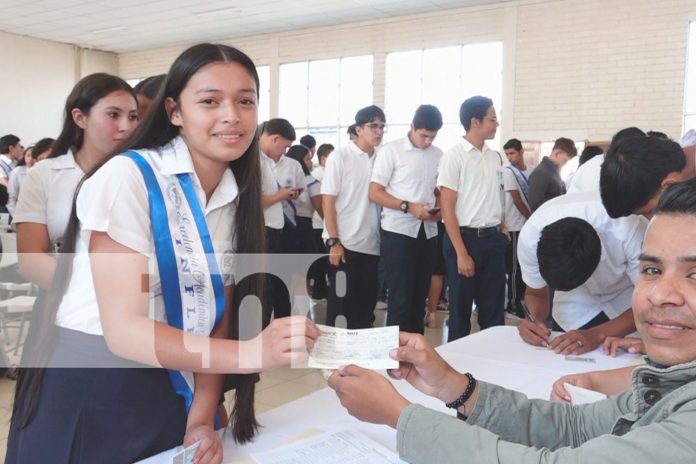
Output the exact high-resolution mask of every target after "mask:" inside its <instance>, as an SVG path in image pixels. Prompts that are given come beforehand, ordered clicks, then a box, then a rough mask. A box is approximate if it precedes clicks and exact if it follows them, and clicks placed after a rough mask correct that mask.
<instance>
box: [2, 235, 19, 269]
mask: <svg viewBox="0 0 696 464" xmlns="http://www.w3.org/2000/svg"><path fill="white" fill-rule="evenodd" d="M0 243H1V244H2V256H0V269H3V268H6V267H9V266H12V265H14V264H17V234H11V233H0Z"/></svg>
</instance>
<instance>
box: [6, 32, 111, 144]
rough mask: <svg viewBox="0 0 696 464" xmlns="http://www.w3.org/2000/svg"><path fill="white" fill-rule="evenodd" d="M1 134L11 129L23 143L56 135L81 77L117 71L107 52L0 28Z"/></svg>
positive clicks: (9, 131)
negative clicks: (66, 106)
mask: <svg viewBox="0 0 696 464" xmlns="http://www.w3.org/2000/svg"><path fill="white" fill-rule="evenodd" d="M0 63H2V64H3V67H2V72H0V135H4V134H8V133H12V134H15V135H17V136H18V137H19V138H21V139H22V143H23V144H24V145H25V146H28V145H29V144H31V143H34V142H36V141H37V140H38V139H40V138H42V137H54V138H55V137H56V136H57V135H58V133H59V132H60V129H61V126H62V109H63V105H64V104H65V98H66V97H67V96H68V93H70V90H71V89H72V87H73V85H74V84H75V82H77V80H79V79H80V77H82V76H85V75H87V74H90V73H93V72H97V71H103V72H109V73H114V74H115V73H116V72H118V60H117V57H116V55H114V54H112V53H104V52H95V51H91V50H85V49H80V48H78V47H74V46H72V45H67V44H61V43H58V42H51V41H47V40H39V39H32V38H28V37H22V36H18V35H14V34H7V33H4V32H0Z"/></svg>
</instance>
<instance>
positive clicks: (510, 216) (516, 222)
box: [503, 165, 534, 232]
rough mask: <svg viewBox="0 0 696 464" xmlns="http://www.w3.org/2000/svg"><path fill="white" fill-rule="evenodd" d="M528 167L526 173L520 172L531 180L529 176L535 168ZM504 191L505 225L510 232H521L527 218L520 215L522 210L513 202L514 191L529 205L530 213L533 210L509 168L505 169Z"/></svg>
mask: <svg viewBox="0 0 696 464" xmlns="http://www.w3.org/2000/svg"><path fill="white" fill-rule="evenodd" d="M526 166H527V169H525V170H524V171H521V170H520V172H521V173H522V174H523V175H524V176H525V177H526V178H527V180H529V175H530V174H531V173H532V171H533V170H534V166H529V165H526ZM503 190H505V225H506V226H507V228H508V230H509V231H511V232H519V231H520V229H522V226H523V225H524V223H525V221H526V220H527V218H526V217H524V216H523V215H522V213H520V210H519V209H517V206H515V202H514V201H513V200H512V193H510V192H512V191H513V190H517V191H519V193H520V197H522V202H524V203H525V204H526V205H527V209H529V210H530V211H531V208H529V204H527V201H526V200H525V198H524V194H523V193H522V190H521V189H520V185H519V183H518V182H517V176H516V175H515V173H513V172H512V170H511V169H510V168H509V167H507V166H505V167H504V168H503Z"/></svg>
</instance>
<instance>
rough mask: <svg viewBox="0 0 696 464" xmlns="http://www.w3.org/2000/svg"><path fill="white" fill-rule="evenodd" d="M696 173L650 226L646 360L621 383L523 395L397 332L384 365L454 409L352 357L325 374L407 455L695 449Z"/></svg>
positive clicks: (572, 455) (643, 306) (625, 458)
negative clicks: (601, 392)
mask: <svg viewBox="0 0 696 464" xmlns="http://www.w3.org/2000/svg"><path fill="white" fill-rule="evenodd" d="M695 263H696V181H688V182H685V183H682V184H677V185H674V186H672V187H670V188H669V189H668V190H667V192H666V193H665V194H664V195H663V197H662V199H661V200H660V204H659V205H658V209H657V213H656V216H655V217H654V219H653V220H652V222H651V224H650V225H649V227H648V230H647V234H646V237H645V242H644V246H643V253H642V254H641V258H640V278H639V280H638V282H637V284H636V287H635V290H634V293H633V314H634V318H635V323H636V327H637V329H638V331H639V332H640V334H641V338H642V339H643V342H644V344H645V348H646V351H647V358H646V361H647V364H646V365H642V366H639V367H636V368H635V369H634V371H633V385H632V388H631V389H630V390H626V391H624V392H622V393H621V394H619V395H617V396H615V397H612V398H608V399H606V400H603V401H600V402H597V403H592V404H587V405H580V406H571V405H568V404H560V403H553V402H550V401H546V400H530V399H528V398H527V397H526V396H525V395H523V394H521V393H517V392H514V391H511V390H507V389H505V388H502V387H499V386H496V385H493V384H489V383H485V382H477V381H476V380H475V379H474V377H473V376H471V374H462V373H459V372H457V371H455V370H454V369H453V368H452V367H451V366H450V365H448V364H447V363H446V362H445V361H444V360H443V359H442V358H441V357H440V356H439V355H438V354H437V352H435V350H434V349H433V348H432V346H430V345H429V344H428V342H427V341H426V340H425V338H423V337H422V336H421V335H415V334H408V333H402V334H401V336H400V347H399V348H398V349H397V350H395V351H394V352H393V356H394V357H395V358H396V359H397V360H399V361H400V365H399V368H398V369H395V370H393V371H391V372H390V374H391V375H392V376H393V377H395V378H397V379H406V380H407V381H408V382H409V383H410V384H411V385H413V386H414V387H415V388H417V389H418V390H420V391H421V392H423V393H425V394H428V395H431V396H434V397H436V398H438V399H440V400H442V401H444V402H446V403H447V405H448V406H450V407H452V408H456V410H457V416H458V417H456V418H455V417H453V416H449V415H447V414H443V413H440V412H436V411H433V410H430V409H427V408H425V407H423V406H420V405H416V404H411V403H410V402H409V401H408V400H407V399H406V398H404V397H402V396H401V395H400V394H399V393H398V392H397V391H396V390H395V388H394V386H393V385H392V384H391V383H390V382H389V380H388V379H386V378H384V377H383V376H381V375H379V374H378V373H375V372H373V371H369V370H366V369H362V368H360V367H357V366H354V365H350V366H347V367H344V368H342V369H340V370H338V371H336V372H335V373H334V374H332V376H331V377H330V378H329V386H330V387H331V388H333V389H334V390H336V392H337V395H338V397H339V398H340V401H341V404H342V405H343V406H344V407H346V408H347V409H348V412H349V413H350V414H351V415H353V416H355V417H357V418H358V419H361V420H364V421H368V422H373V423H378V424H386V425H389V426H391V427H394V428H396V429H397V448H398V451H399V455H400V457H401V458H402V459H404V460H406V461H408V462H412V463H431V462H437V463H447V462H461V461H462V460H464V459H466V461H467V462H496V463H515V464H521V463H522V464H523V463H532V462H533V463H567V462H602V463H625V462H633V463H646V464H647V463H654V462H669V463H677V462H683V463H686V462H694V458H695V457H696V434H694V433H693V430H694V427H695V426H696V264H695Z"/></svg>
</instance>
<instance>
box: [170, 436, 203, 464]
mask: <svg viewBox="0 0 696 464" xmlns="http://www.w3.org/2000/svg"><path fill="white" fill-rule="evenodd" d="M199 446H201V442H200V441H197V442H196V443H194V444H193V445H191V446H189V447H188V448H184V449H183V450H182V451H181V452H179V453H177V454H175V455H174V458H173V459H172V464H193V457H194V456H195V455H196V450H198V447H199Z"/></svg>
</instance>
